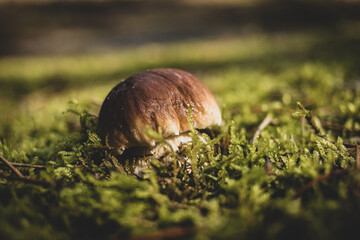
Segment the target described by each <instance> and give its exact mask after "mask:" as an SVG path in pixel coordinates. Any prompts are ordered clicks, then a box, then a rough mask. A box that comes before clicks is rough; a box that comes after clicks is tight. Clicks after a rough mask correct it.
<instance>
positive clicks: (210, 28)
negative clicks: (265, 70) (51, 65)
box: [0, 0, 360, 56]
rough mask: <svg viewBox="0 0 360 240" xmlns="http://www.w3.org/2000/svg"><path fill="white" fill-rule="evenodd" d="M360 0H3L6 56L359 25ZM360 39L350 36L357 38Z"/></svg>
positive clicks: (0, 44)
mask: <svg viewBox="0 0 360 240" xmlns="http://www.w3.org/2000/svg"><path fill="white" fill-rule="evenodd" d="M359 13H360V2H359V1H356V0H152V1H146V0H119V1H113V0H0V29H1V31H0V56H14V55H17V56H18V55H52V54H69V53H70V54H74V53H93V52H103V51H112V50H114V49H121V48H127V47H133V46H139V45H142V44H145V43H149V42H151V43H167V42H179V41H184V40H192V39H214V38H231V37H235V36H244V35H249V34H258V33H262V34H279V33H287V34H289V33H295V32H299V31H314V30H316V31H321V32H322V33H329V34H332V35H333V36H336V37H340V36H339V34H340V35H341V34H344V31H350V32H351V31H353V30H356V28H358V29H359V28H360V14H359ZM358 43H359V42H356V43H354V42H349V44H358Z"/></svg>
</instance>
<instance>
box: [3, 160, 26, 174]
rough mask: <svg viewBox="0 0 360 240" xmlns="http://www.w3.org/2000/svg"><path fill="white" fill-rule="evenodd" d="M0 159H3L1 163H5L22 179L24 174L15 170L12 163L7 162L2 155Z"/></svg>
mask: <svg viewBox="0 0 360 240" xmlns="http://www.w3.org/2000/svg"><path fill="white" fill-rule="evenodd" d="M0 160H1V161H3V163H5V164H6V165H7V166H8V167H9V168H10V169H11V170H12V171H13V172H14V173H15V174H16V175H17V176H18V177H19V178H22V179H24V178H25V177H24V175H23V174H22V173H21V172H20V171H19V170H17V169H16V168H15V167H14V166H13V165H12V164H11V162H9V161H8V160H6V159H5V158H4V157H3V156H0Z"/></svg>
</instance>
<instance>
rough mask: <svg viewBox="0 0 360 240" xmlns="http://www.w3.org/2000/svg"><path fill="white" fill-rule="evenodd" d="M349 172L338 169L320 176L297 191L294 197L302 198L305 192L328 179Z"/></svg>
mask: <svg viewBox="0 0 360 240" xmlns="http://www.w3.org/2000/svg"><path fill="white" fill-rule="evenodd" d="M347 172H348V170H347V169H338V170H335V171H332V172H329V173H325V174H323V175H320V176H318V177H316V178H315V179H313V180H312V181H311V182H309V183H308V184H306V185H305V186H303V187H301V188H300V189H299V190H297V191H296V193H295V195H294V198H298V197H300V196H301V195H302V194H303V193H304V192H306V191H307V190H309V189H311V188H312V187H313V186H314V185H316V184H318V183H319V182H321V181H324V180H326V179H328V178H330V177H332V176H337V175H342V174H345V173H347Z"/></svg>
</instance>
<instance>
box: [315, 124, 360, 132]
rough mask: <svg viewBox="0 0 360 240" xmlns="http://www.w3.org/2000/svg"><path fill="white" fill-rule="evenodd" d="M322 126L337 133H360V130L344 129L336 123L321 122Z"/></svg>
mask: <svg viewBox="0 0 360 240" xmlns="http://www.w3.org/2000/svg"><path fill="white" fill-rule="evenodd" d="M321 125H322V126H323V127H324V128H327V129H331V130H335V131H346V132H351V133H360V130H357V129H352V128H347V127H344V126H342V125H338V124H335V123H330V122H325V121H321Z"/></svg>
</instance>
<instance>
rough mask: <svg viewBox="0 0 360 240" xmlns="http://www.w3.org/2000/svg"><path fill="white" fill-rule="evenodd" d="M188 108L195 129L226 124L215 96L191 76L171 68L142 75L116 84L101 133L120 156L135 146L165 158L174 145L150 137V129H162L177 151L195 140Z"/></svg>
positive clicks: (138, 150) (140, 152)
mask: <svg viewBox="0 0 360 240" xmlns="http://www.w3.org/2000/svg"><path fill="white" fill-rule="evenodd" d="M189 107H190V108H191V115H192V119H193V126H194V128H196V129H205V128H209V127H211V126H215V125H220V124H221V113H220V109H219V106H218V105H217V103H216V101H215V98H214V96H213V95H212V94H211V92H210V91H209V90H208V88H206V87H205V85H204V84H203V83H202V82H201V81H200V80H199V79H197V78H196V77H194V76H193V75H192V74H190V73H188V72H185V71H182V70H178V69H167V68H158V69H152V70H148V71H145V72H141V73H137V74H134V75H132V76H130V77H129V78H127V79H125V80H124V81H122V82H120V83H119V84H117V85H116V86H115V87H114V88H113V89H112V90H111V91H110V93H109V94H108V95H107V97H106V98H105V100H104V102H103V105H102V107H101V110H100V114H99V124H98V134H99V136H100V138H101V139H102V141H103V142H104V143H106V145H108V146H109V147H110V148H111V149H112V150H113V151H114V152H115V153H117V154H119V155H122V154H124V151H128V150H130V151H131V150H132V151H133V153H135V154H136V155H138V156H143V155H146V154H153V155H155V156H157V157H161V156H162V155H164V154H165V153H166V151H168V150H169V149H166V148H164V147H160V146H159V144H158V143H157V142H156V141H155V140H154V139H152V138H150V137H149V136H148V135H147V134H146V132H145V129H146V127H147V126H150V127H151V128H152V129H153V130H154V131H158V129H159V128H161V130H162V131H161V132H162V136H163V138H164V139H165V141H166V142H167V143H168V144H167V146H171V148H172V150H174V151H177V150H178V149H179V147H180V146H181V145H182V144H185V143H187V142H189V141H191V137H190V135H189V131H190V124H189V120H188V109H189Z"/></svg>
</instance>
